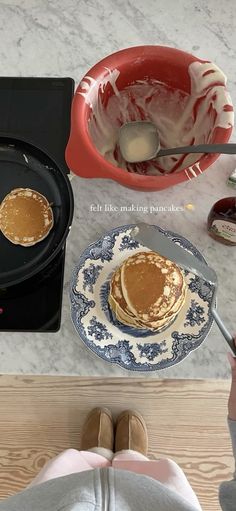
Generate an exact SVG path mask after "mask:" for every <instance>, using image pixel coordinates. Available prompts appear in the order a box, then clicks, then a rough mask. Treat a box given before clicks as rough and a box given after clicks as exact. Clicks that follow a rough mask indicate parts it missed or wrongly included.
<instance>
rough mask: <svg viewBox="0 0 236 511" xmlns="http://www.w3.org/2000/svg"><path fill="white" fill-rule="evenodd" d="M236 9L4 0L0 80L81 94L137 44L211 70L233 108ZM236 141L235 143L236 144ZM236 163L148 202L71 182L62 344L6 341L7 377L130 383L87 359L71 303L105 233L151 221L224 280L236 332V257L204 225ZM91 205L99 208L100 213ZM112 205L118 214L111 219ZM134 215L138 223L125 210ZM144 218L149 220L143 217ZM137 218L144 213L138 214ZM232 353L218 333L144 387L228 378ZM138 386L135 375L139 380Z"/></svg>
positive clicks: (117, 0) (1, 343)
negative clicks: (108, 61)
mask: <svg viewBox="0 0 236 511" xmlns="http://www.w3.org/2000/svg"><path fill="white" fill-rule="evenodd" d="M235 22H236V15H235V6H234V0H228V1H227V3H226V4H225V6H224V5H223V3H222V1H220V0H208V2H207V6H206V2H205V1H204V0H198V1H193V0H192V1H190V2H189V1H188V0H182V1H181V2H176V1H175V0H166V1H165V2H164V3H163V2H161V1H160V0H146V2H143V1H141V0H135V1H134V0H129V1H124V0H96V1H95V0H80V1H79V2H77V1H76V0H67V2H66V9H65V2H63V1H62V0H12V1H9V0H2V1H1V10H0V28H1V31H0V41H1V45H0V48H1V49H0V53H1V58H0V75H5V76H6V75H8V76H17V75H19V76H71V77H72V78H74V79H75V82H76V84H77V83H78V82H79V81H80V79H81V78H82V77H83V75H84V74H85V73H86V72H87V71H88V69H89V68H90V67H91V66H92V65H93V64H94V63H96V62H97V61H98V60H100V59H101V58H103V57H104V56H106V55H107V54H109V53H112V52H114V51H116V50H118V49H120V48H125V47H127V46H134V45H140V44H163V45H169V46H173V47H176V48H181V49H184V50H186V51H189V52H191V53H193V54H196V55H197V56H199V57H202V58H205V59H209V60H213V61H214V62H216V63H217V64H218V65H219V67H221V68H222V69H223V71H224V72H225V74H226V75H227V76H228V88H229V90H230V93H231V96H232V99H233V103H234V104H236V68H235V66H233V65H232V63H233V62H235V59H236V50H235V48H236V34H235ZM232 140H234V137H233V138H232ZM235 167H236V157H235V156H231V157H230V156H222V157H221V158H220V159H219V160H218V161H217V162H216V163H215V164H214V165H213V166H212V167H211V169H209V170H207V171H206V172H205V173H204V174H202V175H201V176H200V177H198V178H197V179H195V180H192V181H191V182H186V183H183V184H181V185H179V186H177V187H174V188H172V189H167V190H164V191H162V192H153V193H144V192H135V191H133V190H128V189H125V188H122V187H121V186H119V185H118V184H116V183H114V182H112V181H108V180H83V179H81V178H78V177H74V178H73V179H72V186H73V191H74V196H75V216H74V222H73V226H72V229H71V233H70V236H69V238H68V243H67V256H66V271H65V285H64V300H63V311H62V325H61V330H60V331H59V332H58V333H56V334H35V333H34V334H31V333H27V334H26V333H1V334H0V373H24V374H45V373H46V374H71V375H72V374H73V375H91V376H93V375H100V376H123V375H124V376H132V374H130V373H127V372H126V371H124V370H122V369H120V368H119V367H117V366H114V365H110V364H108V363H105V362H103V361H102V360H100V359H99V358H97V357H95V356H94V355H92V353H90V352H89V351H88V350H87V349H86V348H85V347H84V345H83V344H82V342H81V340H80V339H79V337H78V336H77V334H76V333H75V331H74V327H73V325H72V323H71V319H70V306H69V305H70V304H69V298H68V288H69V281H70V276H71V272H72V269H73V266H74V265H75V263H76V262H77V260H78V258H79V256H80V254H81V252H82V251H83V250H84V249H85V248H86V246H87V245H88V243H90V242H92V241H94V240H96V239H97V238H98V237H100V236H101V235H102V234H103V233H104V232H105V231H106V230H109V229H111V228H113V227H116V226H118V225H123V224H126V223H135V222H137V221H140V220H144V221H146V222H150V223H156V224H158V225H160V226H161V227H163V228H166V229H170V230H172V231H175V232H178V233H180V234H182V235H183V236H185V237H186V238H188V239H189V240H190V241H191V242H193V243H194V244H195V245H196V246H197V247H198V249H200V251H201V252H202V254H203V255H204V256H205V257H206V259H207V261H208V262H209V264H210V265H213V266H214V268H215V270H216V271H217V274H218V279H219V292H218V310H219V312H220V313H221V316H222V318H223V319H224V320H225V322H226V324H227V326H228V328H229V329H230V330H231V331H232V332H233V331H236V326H235V325H234V317H235V289H236V276H235V268H236V266H235V263H236V249H235V248H234V247H227V246H224V245H221V244H219V243H217V242H215V241H214V240H212V239H211V238H210V237H209V236H208V234H207V230H206V220H207V215H208V213H209V210H210V208H211V206H212V204H213V203H214V202H215V201H216V200H217V199H219V198H222V197H224V196H230V195H233V191H232V189H231V188H229V187H228V186H227V185H226V181H227V177H228V175H229V174H230V172H231V171H232V170H233V169H234V168H235ZM188 203H191V204H193V205H194V207H195V209H193V210H188V209H186V208H185V209H184V211H180V212H175V213H172V212H163V213H153V214H151V213H150V206H155V205H159V206H171V205H172V204H173V205H175V206H185V205H186V204H188ZM91 204H99V205H101V206H102V208H101V209H102V211H101V212H100V213H94V212H92V211H91V208H90V206H91ZM105 204H112V205H114V206H117V207H118V212H114V213H111V212H110V213H106V212H105V211H104V209H105ZM132 204H133V205H134V208H133V209H134V211H133V213H125V212H120V211H119V209H120V206H125V205H130V206H131V205H132ZM144 208H146V209H147V211H149V212H147V213H144V212H142V211H140V209H144ZM137 210H138V211H137ZM226 352H227V345H226V343H225V341H224V339H223V337H222V335H221V334H220V332H219V331H218V329H217V327H216V326H215V325H214V326H213V328H212V330H211V332H210V334H209V336H208V338H207V340H206V341H205V342H204V343H203V345H202V346H201V347H200V349H198V350H196V351H195V352H194V353H192V354H191V355H190V356H189V357H187V358H186V359H185V360H184V362H182V363H181V364H180V365H177V366H175V367H173V368H170V369H168V370H164V371H161V372H159V373H153V374H148V375H145V377H152V376H155V377H158V376H160V377H168V378H183V377H184V378H208V377H212V378H227V377H228V376H229V368H228V363H227V360H226ZM136 376H137V374H136Z"/></svg>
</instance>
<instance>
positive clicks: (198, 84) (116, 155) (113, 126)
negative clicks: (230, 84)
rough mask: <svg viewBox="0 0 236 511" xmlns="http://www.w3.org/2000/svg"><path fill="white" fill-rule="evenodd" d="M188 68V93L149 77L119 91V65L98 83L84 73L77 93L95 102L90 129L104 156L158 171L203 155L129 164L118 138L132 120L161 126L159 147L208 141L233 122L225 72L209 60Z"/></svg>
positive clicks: (139, 170)
mask: <svg viewBox="0 0 236 511" xmlns="http://www.w3.org/2000/svg"><path fill="white" fill-rule="evenodd" d="M188 71H189V77H190V80H191V93H190V94H187V93H186V92H183V91H181V90H177V89H173V88H171V87H169V86H168V85H166V84H164V83H161V82H159V81H157V80H151V79H147V80H138V81H136V82H135V83H132V84H130V85H128V86H127V87H125V88H124V89H123V90H121V91H119V90H118V88H117V85H116V80H117V78H118V77H119V74H120V72H119V71H118V70H117V69H114V70H113V71H110V70H107V75H106V76H105V77H104V78H103V80H102V81H101V82H99V83H98V82H97V81H96V80H93V79H92V78H90V77H85V79H84V81H83V82H82V83H81V87H82V89H84V92H80V93H79V94H82V95H83V96H84V98H85V101H86V103H88V104H89V105H90V107H91V117H90V119H89V122H88V130H89V134H90V137H91V139H92V141H93V143H94V145H95V147H96V148H97V149H98V151H99V152H100V153H101V154H102V155H103V156H104V158H105V159H106V160H108V161H109V162H110V163H112V164H113V165H115V166H116V167H121V168H124V169H126V170H128V171H129V172H136V173H138V174H147V175H160V174H164V173H171V172H175V171H179V170H182V169H183V168H185V167H187V166H190V165H192V164H193V163H194V162H196V161H198V160H199V159H200V157H201V155H200V154H199V155H196V154H192V155H191V154H189V155H173V156H165V157H162V158H158V159H157V160H156V161H149V162H142V163H127V162H126V161H125V160H124V159H123V158H122V155H121V153H120V150H119V147H118V144H117V140H118V131H119V128H120V126H122V125H123V124H124V123H126V122H129V121H138V120H148V121H152V122H153V123H154V124H155V125H156V126H157V128H158V131H159V135H160V142H161V148H168V147H178V146H182V145H191V144H201V143H208V142H210V141H211V139H212V135H213V132H214V130H215V128H217V127H221V128H225V129H227V128H231V127H232V126H233V106H232V101H231V98H230V95H229V94H228V92H227V90H226V77H225V75H224V74H223V72H222V71H221V70H220V69H219V68H218V67H217V66H216V65H215V64H213V63H211V62H193V63H192V64H190V66H189V70H188ZM85 80H86V81H85ZM108 84H109V85H110V87H112V89H113V94H112V95H110V96H109V98H108V99H107V96H106V98H105V95H104V91H105V89H106V87H107V85H108ZM104 98H105V101H106V102H105V101H104Z"/></svg>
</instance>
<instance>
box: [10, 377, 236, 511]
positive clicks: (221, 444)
mask: <svg viewBox="0 0 236 511" xmlns="http://www.w3.org/2000/svg"><path fill="white" fill-rule="evenodd" d="M228 392H229V382H226V381H219V380H218V381H214V380H209V381H206V380H159V379H158V380H153V379H152V380H151V379H150V380H145V379H134V378H131V379H128V378H113V379H108V378H107V379H105V380H104V379H100V378H76V377H44V376H39V377H30V376H29V377H26V376H22V377H20V376H17V377H15V376H0V498H4V497H7V496H9V495H12V494H14V493H15V492H17V491H19V490H21V489H23V488H24V487H25V486H26V485H27V484H28V483H29V482H30V481H31V480H32V478H33V477H34V476H35V475H36V474H37V472H38V471H39V470H40V468H41V467H42V466H43V465H44V463H45V461H47V460H48V459H50V458H52V457H53V456H55V455H56V454H57V453H59V452H60V451H62V450H63V449H66V448H68V447H74V448H78V447H79V442H80V433H81V425H82V423H83V421H84V418H85V416H86V414H87V413H88V411H89V410H90V409H91V408H92V407H94V406H98V405H105V406H108V407H110V408H111V410H112V411H113V412H114V415H116V414H118V413H119V412H120V411H121V410H123V409H126V408H130V407H134V408H136V409H137V410H139V411H140V412H141V413H142V414H143V415H144V418H145V420H146V422H147V426H148V431H149V443H150V456H151V457H166V456H167V457H171V458H173V459H174V460H175V461H176V462H177V463H178V464H179V465H180V466H181V467H182V468H183V470H184V471H185V473H186V475H187V477H188V479H189V481H190V483H191V484H192V486H193V488H194V490H195V491H196V493H197V495H198V497H199V500H200V502H201V504H202V507H203V509H204V511H216V510H217V511H219V510H220V506H219V504H218V498H217V494H218V486H219V484H220V482H221V481H222V480H224V479H228V478H230V477H231V474H232V470H233V459H232V452H231V444H230V439H229V434H228V430H227V425H226V415H227V399H228Z"/></svg>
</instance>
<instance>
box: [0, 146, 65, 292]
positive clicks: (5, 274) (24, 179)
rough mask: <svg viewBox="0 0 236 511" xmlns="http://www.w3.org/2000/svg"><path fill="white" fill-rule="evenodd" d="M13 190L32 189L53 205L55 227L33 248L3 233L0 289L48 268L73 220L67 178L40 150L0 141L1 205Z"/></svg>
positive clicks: (0, 235) (0, 252) (0, 236)
mask: <svg viewBox="0 0 236 511" xmlns="http://www.w3.org/2000/svg"><path fill="white" fill-rule="evenodd" d="M14 188H32V189H33V190H36V191H37V192H40V193H42V194H43V195H44V196H45V197H46V198H47V200H48V201H49V203H52V210H53V215H54V226H53V228H52V230H51V231H50V233H49V235H48V236H47V238H45V239H44V240H43V241H41V242H40V243H37V244H36V245H34V246H33V247H22V246H20V245H14V244H12V243H11V242H10V241H8V240H7V239H6V238H5V237H4V236H3V234H2V233H1V232H0V287H1V288H7V287H9V286H12V285H15V284H18V283H20V282H23V281H24V280H26V279H28V278H30V277H32V276H33V275H35V274H36V273H38V272H40V271H41V270H43V268H45V267H46V266H47V265H48V264H49V263H50V262H51V261H52V260H53V259H54V257H56V255H57V254H58V252H59V251H60V249H61V248H62V247H63V245H64V244H65V240H66V237H67V235H68V232H69V229H70V226H71V222H72V218H73V209H74V201H73V192H72V189H71V185H70V182H69V179H68V176H67V175H66V174H65V173H64V172H63V171H62V170H60V168H59V167H58V166H57V165H56V163H55V162H54V161H53V160H52V159H51V158H49V157H48V156H47V155H46V154H45V153H43V152H42V151H41V150H39V149H38V148H36V147H34V146H32V145H30V144H27V143H25V142H22V141H19V140H14V139H8V138H3V137H0V203H1V202H2V200H3V199H4V197H5V196H6V195H7V194H8V193H9V192H10V191H11V190H13V189H14Z"/></svg>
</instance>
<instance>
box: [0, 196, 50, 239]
mask: <svg viewBox="0 0 236 511" xmlns="http://www.w3.org/2000/svg"><path fill="white" fill-rule="evenodd" d="M53 223H54V219H53V212H52V208H51V206H50V204H49V202H48V201H47V199H46V197H44V196H43V195H41V194H40V193H39V192H36V191H35V190H31V189H29V188H16V189H15V190H12V191H11V192H10V193H9V194H8V195H7V196H6V197H5V198H4V200H3V202H2V203H1V205H0V230H1V231H2V233H3V235H4V236H5V237H6V238H7V239H8V240H9V241H11V243H14V244H15V245H22V246H23V247H30V246H32V245H35V244H36V243H39V242H40V241H42V240H43V239H45V238H46V236H48V234H49V232H50V230H51V229H52V227H53Z"/></svg>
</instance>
